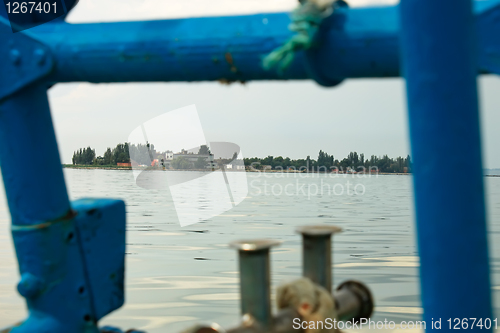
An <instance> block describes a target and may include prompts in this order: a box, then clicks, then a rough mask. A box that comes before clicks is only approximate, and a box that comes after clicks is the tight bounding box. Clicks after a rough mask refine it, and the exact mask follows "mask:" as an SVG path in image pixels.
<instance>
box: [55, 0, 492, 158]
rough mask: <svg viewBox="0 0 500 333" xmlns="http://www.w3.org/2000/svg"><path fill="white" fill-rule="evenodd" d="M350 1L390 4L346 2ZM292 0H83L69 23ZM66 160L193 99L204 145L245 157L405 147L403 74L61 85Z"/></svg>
mask: <svg viewBox="0 0 500 333" xmlns="http://www.w3.org/2000/svg"><path fill="white" fill-rule="evenodd" d="M348 2H349V3H350V5H351V6H363V5H367V4H381V3H394V2H395V1H392V0H391V1H381V0H380V1H371V0H351V1H348ZM295 5H296V1H294V0H211V1H207V0H80V3H79V4H78V5H77V7H76V8H75V9H74V11H73V12H72V13H71V14H70V16H69V19H68V20H69V21H70V22H72V23H80V22H103V21H123V20H144V19H161V18H172V17H190V16H206V15H224V14H244V13H257V12H270V11H288V10H290V9H292V8H294V6H295ZM479 82H480V95H481V104H482V114H481V117H482V124H483V145H484V153H485V154H484V156H485V158H484V161H485V167H488V168H493V167H500V154H499V152H498V149H497V148H496V147H497V145H498V144H500V131H498V129H497V127H498V126H497V124H500V112H499V109H500V94H499V93H498V92H500V79H499V78H498V77H494V76H489V77H483V78H481V79H480V80H479ZM49 96H50V103H51V106H52V112H53V117H54V122H55V126H56V132H57V136H58V140H59V145H60V151H61V155H62V160H63V163H71V157H72V154H73V151H74V150H76V149H78V148H81V147H86V146H91V147H93V148H95V149H96V153H97V154H98V155H102V154H103V152H104V150H105V149H106V147H114V146H115V145H116V144H117V143H120V142H125V141H126V140H127V138H128V136H129V134H130V133H131V132H132V131H133V130H134V129H135V128H136V127H137V126H139V125H140V124H141V123H144V122H145V121H147V120H149V119H151V118H153V117H156V116H158V115H161V114H163V113H165V112H168V111H172V110H175V109H177V108H181V107H184V106H187V105H191V104H195V105H196V107H197V109H198V112H199V115H200V119H201V123H202V126H203V128H204V131H205V136H206V138H207V141H209V142H210V141H229V142H234V143H236V144H239V145H240V146H241V149H242V152H243V154H244V156H245V157H251V156H259V157H265V156H267V155H273V156H279V155H282V156H288V157H291V158H305V156H307V155H311V156H312V157H313V158H316V157H317V154H318V151H319V150H320V149H322V150H324V151H326V152H328V153H330V154H333V155H334V156H335V158H339V159H341V158H343V157H345V156H346V155H347V154H348V153H349V152H350V151H357V152H359V153H365V155H368V156H369V155H372V154H373V155H383V154H388V155H390V156H392V157H395V156H399V155H401V156H405V155H406V154H408V153H409V143H408V130H407V128H408V125H407V117H406V107H405V96H404V84H403V81H402V80H400V79H383V80H378V79H377V80H346V81H345V82H344V83H342V84H341V85H340V86H337V87H335V88H322V87H320V86H318V85H317V84H315V83H314V82H311V81H300V82H299V81H295V82H277V83H276V82H273V83H271V82H250V83H247V84H246V85H240V84H233V85H230V86H226V85H221V84H219V83H154V84H152V83H146V84H136V83H133V84H132V83H127V84H88V83H71V84H59V85H56V86H55V87H53V88H52V89H51V90H50V91H49Z"/></svg>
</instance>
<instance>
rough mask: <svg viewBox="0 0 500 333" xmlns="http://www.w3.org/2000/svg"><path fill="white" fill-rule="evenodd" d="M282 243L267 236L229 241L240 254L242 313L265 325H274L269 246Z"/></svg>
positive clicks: (266, 326)
mask: <svg viewBox="0 0 500 333" xmlns="http://www.w3.org/2000/svg"><path fill="white" fill-rule="evenodd" d="M279 244H280V242H278V241H275V240H266V239H263V240H248V241H237V242H232V243H231V244H230V246H231V247H232V248H235V249H237V250H238V255H239V267H240V294H241V314H242V315H243V316H244V317H246V318H251V319H250V320H255V321H257V322H258V324H259V325H260V326H262V328H265V329H268V328H271V326H272V322H273V317H272V312H271V309H272V308H271V276H270V262H269V249H270V248H271V247H272V246H275V245H279Z"/></svg>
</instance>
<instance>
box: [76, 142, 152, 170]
mask: <svg viewBox="0 0 500 333" xmlns="http://www.w3.org/2000/svg"><path fill="white" fill-rule="evenodd" d="M133 146H134V147H136V146H135V145H133ZM131 147H132V146H129V144H128V143H127V142H125V143H119V144H117V145H116V147H115V148H113V149H111V148H107V149H106V151H105V152H104V154H103V156H96V153H95V149H92V148H90V147H87V148H80V149H79V150H77V151H75V152H74V153H73V158H72V162H73V164H75V165H76V164H78V165H116V163H129V162H130V149H129V148H131ZM136 148H137V147H136ZM148 161H149V160H148ZM148 163H151V161H149V162H148Z"/></svg>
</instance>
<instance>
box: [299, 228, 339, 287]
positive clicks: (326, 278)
mask: <svg viewBox="0 0 500 333" xmlns="http://www.w3.org/2000/svg"><path fill="white" fill-rule="evenodd" d="M341 231H342V229H340V228H339V227H335V226H327V225H312V226H303V227H299V228H297V232H298V233H300V234H302V269H303V276H304V277H307V278H309V279H311V280H312V281H313V282H314V283H317V284H319V285H320V286H322V287H324V288H325V289H326V290H328V291H329V292H330V293H331V292H332V284H333V280H332V235H333V234H335V233H338V232H341Z"/></svg>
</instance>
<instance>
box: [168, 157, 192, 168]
mask: <svg viewBox="0 0 500 333" xmlns="http://www.w3.org/2000/svg"><path fill="white" fill-rule="evenodd" d="M172 167H173V168H174V169H181V170H186V169H191V163H189V161H188V160H187V158H185V157H184V156H179V157H177V158H175V159H174V160H173V161H172Z"/></svg>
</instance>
